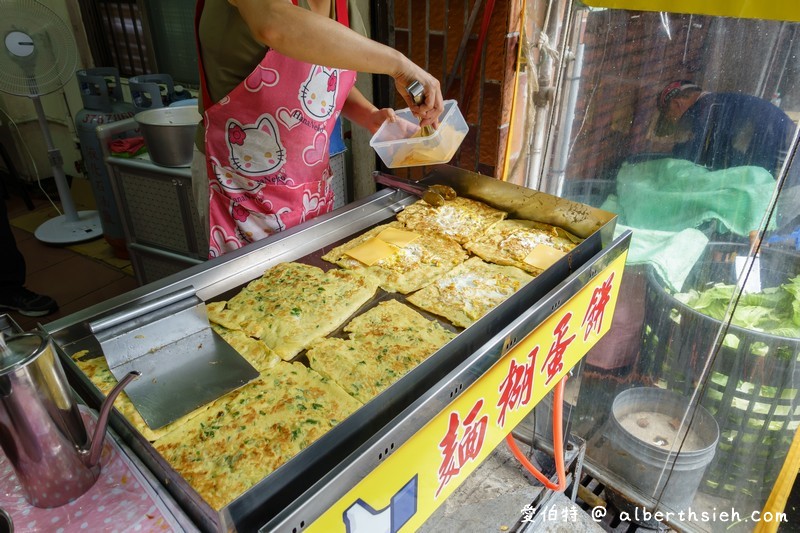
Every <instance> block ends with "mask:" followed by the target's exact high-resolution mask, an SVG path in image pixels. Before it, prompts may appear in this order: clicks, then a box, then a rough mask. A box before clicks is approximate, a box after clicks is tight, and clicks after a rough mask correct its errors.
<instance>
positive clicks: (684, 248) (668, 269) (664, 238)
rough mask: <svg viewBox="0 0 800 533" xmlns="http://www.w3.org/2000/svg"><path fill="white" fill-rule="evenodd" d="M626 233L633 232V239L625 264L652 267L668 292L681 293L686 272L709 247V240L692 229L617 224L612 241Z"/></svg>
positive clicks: (687, 273) (687, 274) (689, 270)
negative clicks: (662, 228)
mask: <svg viewBox="0 0 800 533" xmlns="http://www.w3.org/2000/svg"><path fill="white" fill-rule="evenodd" d="M628 229H630V230H632V235H631V244H630V247H629V248H628V260H627V264H629V265H646V264H649V265H652V266H653V268H654V269H655V271H656V273H657V274H658V275H659V276H660V277H661V279H662V280H664V283H665V284H666V285H667V287H668V288H669V289H670V290H672V291H673V292H681V291H682V290H683V284H684V282H685V281H686V278H687V277H688V276H689V272H691V270H692V267H694V265H695V263H696V262H697V260H698V259H700V256H701V255H702V254H703V250H705V247H706V244H708V237H706V236H705V235H704V234H703V232H702V231H700V230H696V229H692V228H688V229H685V230H682V231H679V232H673V231H659V230H652V229H636V228H630V227H628V226H624V225H622V224H617V226H616V229H615V230H614V231H615V235H614V238H617V237H618V236H619V235H621V234H622V232H624V231H625V230H628Z"/></svg>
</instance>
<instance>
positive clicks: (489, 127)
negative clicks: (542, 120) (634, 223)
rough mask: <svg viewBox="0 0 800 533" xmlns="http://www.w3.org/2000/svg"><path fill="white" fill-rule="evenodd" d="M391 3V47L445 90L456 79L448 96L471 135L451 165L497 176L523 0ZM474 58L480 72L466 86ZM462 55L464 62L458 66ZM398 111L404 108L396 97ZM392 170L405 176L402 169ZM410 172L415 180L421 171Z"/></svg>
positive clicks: (468, 135)
mask: <svg viewBox="0 0 800 533" xmlns="http://www.w3.org/2000/svg"><path fill="white" fill-rule="evenodd" d="M476 2H477V3H478V9H479V11H478V14H477V17H476V18H475V21H474V24H473V25H472V27H471V28H467V23H468V22H469V19H470V14H471V12H472V10H473V8H474V6H475V5H476ZM393 4H394V5H393V9H392V10H391V12H392V13H393V15H394V24H393V25H390V40H391V39H393V40H394V42H393V43H391V44H393V46H394V47H395V48H397V49H398V50H400V51H401V52H403V53H404V54H406V55H407V56H409V57H410V58H411V59H413V60H414V61H415V62H416V63H417V64H418V65H420V66H422V67H424V68H425V69H427V70H428V71H429V72H430V73H431V74H433V75H434V76H436V77H437V78H438V79H439V80H440V82H441V83H442V87H443V91H444V89H446V87H445V85H446V84H447V80H448V79H449V78H450V77H452V78H453V84H452V86H451V87H450V89H449V90H447V92H445V93H444V96H445V99H454V100H456V101H457V102H458V103H459V108H460V109H461V112H462V113H463V114H464V116H465V118H466V120H467V123H468V125H469V128H470V131H469V133H468V134H467V137H466V139H465V140H464V142H463V143H462V145H461V149H460V151H459V152H458V153H457V154H456V157H455V158H454V159H453V161H452V162H451V164H454V165H456V166H459V167H461V168H465V169H468V170H473V171H478V172H481V173H482V174H486V175H489V176H493V175H495V171H496V166H497V164H498V157H500V156H501V155H502V153H503V151H504V149H505V133H506V132H507V128H506V127H505V126H507V124H508V121H509V119H510V114H511V113H510V111H511V109H510V102H511V94H512V91H513V85H512V83H513V73H514V67H515V61H516V45H517V39H518V34H517V31H518V29H517V25H518V21H519V8H520V2H519V0H497V1H495V2H491V1H490V0H487V1H479V2H478V1H477V0H394V2H393ZM490 4H493V7H492V9H491V11H490V13H491V16H490V18H489V26H488V31H487V32H486V34H485V38H484V42H485V44H484V46H483V49H482V50H480V49H478V48H477V45H478V41H479V39H480V37H479V36H480V31H481V26H482V21H483V18H484V16H486V13H487V11H486V10H487V7H488V6H489V5H490ZM465 33H466V34H468V35H469V38H468V40H467V41H466V46H465V49H464V51H463V53H462V54H459V46H460V44H461V42H462V36H463V35H465ZM483 50H485V53H482V52H483ZM476 53H477V54H479V60H480V61H479V63H478V69H477V71H476V72H475V73H474V77H473V78H472V79H473V82H472V84H468V79H469V78H470V71H471V67H472V64H473V60H474V58H475V54H476ZM459 55H461V61H460V62H459V64H458V65H456V59H457V58H458V56H459ZM394 106H395V107H396V108H400V107H406V105H405V103H404V102H403V101H402V100H401V99H400V97H399V95H396V94H395V103H394ZM393 171H394V172H395V173H400V174H403V173H404V172H403V171H402V169H393ZM397 171H400V172H397ZM406 172H408V173H409V174H412V175H417V174H420V173H421V172H422V169H414V170H409V171H406Z"/></svg>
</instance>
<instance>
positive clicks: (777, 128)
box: [528, 8, 800, 531]
mask: <svg viewBox="0 0 800 533" xmlns="http://www.w3.org/2000/svg"><path fill="white" fill-rule="evenodd" d="M571 27H572V28H573V30H572V31H573V39H572V41H573V42H572V44H571V46H570V49H571V50H570V51H571V52H573V53H572V54H571V57H572V58H573V60H572V62H570V61H567V62H565V63H564V64H563V65H562V69H563V71H564V72H570V73H571V75H570V76H564V77H563V78H562V80H563V81H562V84H561V87H559V89H558V92H559V94H561V95H563V97H562V98H560V99H559V102H560V104H561V105H560V108H559V109H557V110H556V111H554V113H555V114H556V116H559V117H562V118H563V120H561V122H560V123H559V124H557V126H556V127H555V141H553V142H549V143H548V144H547V145H546V147H547V150H548V153H547V160H546V163H545V165H544V170H543V171H542V172H541V175H540V176H534V179H533V180H531V179H530V177H529V179H528V182H529V183H530V182H531V181H533V182H538V183H540V184H541V186H540V187H539V188H540V189H542V190H545V191H547V192H551V193H554V194H559V195H561V196H564V197H568V198H570V199H574V200H577V201H580V202H583V203H587V204H590V205H593V206H595V207H600V208H602V209H604V210H607V211H612V212H615V213H617V214H618V232H620V233H621V232H622V231H624V230H627V229H631V230H632V231H633V238H632V241H631V249H630V251H629V256H628V265H627V267H626V271H625V276H624V279H623V282H622V285H621V293H620V296H619V300H618V304H617V310H616V314H615V316H614V320H613V322H612V327H611V331H610V332H609V333H608V335H607V336H606V337H605V338H604V339H602V340H601V341H600V343H599V344H598V345H597V346H596V347H595V348H593V349H592V350H591V351H590V352H589V354H588V355H587V356H586V358H585V361H584V366H583V371H582V372H581V376H580V381H581V382H580V390H579V392H578V394H577V399H576V400H575V405H574V408H573V409H572V415H571V416H572V420H571V424H572V430H573V432H574V433H575V434H577V435H578V436H580V437H582V438H584V439H586V441H587V465H588V468H589V469H590V471H592V472H596V473H597V475H598V476H599V478H601V479H602V480H603V481H604V483H605V484H606V486H607V489H608V493H609V494H610V499H611V501H612V503H614V504H615V505H616V506H617V507H618V508H620V509H623V510H629V511H632V510H633V509H634V508H635V507H637V506H639V507H640V506H641V505H645V506H646V507H647V508H648V509H649V510H651V511H653V510H661V511H664V512H667V511H671V512H675V513H677V512H678V511H687V510H691V511H693V512H694V514H684V515H682V516H679V515H677V514H673V515H671V517H670V519H668V520H667V522H672V523H673V524H678V523H681V522H683V523H684V526H685V524H689V523H690V524H692V527H693V528H695V529H699V530H709V531H710V530H712V529H714V528H717V527H718V526H719V525H720V523H721V522H720V521H719V519H717V521H716V523H715V522H714V521H711V520H708V519H704V515H702V514H701V513H702V512H713V510H716V511H717V512H719V511H720V510H722V509H726V510H732V509H733V510H735V511H737V512H738V513H739V514H740V516H741V517H744V518H747V517H749V516H750V513H751V512H752V511H760V510H761V509H762V507H763V506H764V504H765V502H766V500H767V497H768V496H769V493H770V491H771V490H772V488H773V485H774V484H775V482H776V479H777V477H778V475H779V472H780V469H781V466H782V465H783V461H784V459H785V458H786V456H787V452H788V450H789V445H790V444H791V441H792V438H793V436H794V433H795V431H796V429H797V426H798V423H800V401H798V390H799V389H800V380H799V379H798V376H797V373H798V363H797V360H798V356H800V305H798V303H797V302H798V294H800V277H798V275H800V253H799V252H798V250H800V244H799V237H800V218H798V215H800V201H798V190H800V163H794V165H788V164H787V161H790V159H791V158H790V157H787V156H788V155H791V154H794V153H796V152H797V143H798V141H797V135H798V133H797V121H798V119H800V63H799V62H798V61H797V56H798V54H799V53H800V32H799V31H798V28H800V24H797V23H789V22H780V21H762V20H744V19H732V18H722V17H708V16H698V15H680V14H673V13H646V12H636V11H624V10H602V9H594V10H590V9H585V8H583V9H578V10H577V11H576V17H575V19H574V20H573V23H572V25H571ZM576 58H577V61H578V62H576V61H575V59H576ZM559 135H564V136H565V137H564V138H558V136H559ZM536 148H537V147H535V146H532V147H531V148H530V151H531V152H534V151H535V149H536ZM561 169H564V170H561ZM598 406H600V407H599V408H598ZM640 508H641V507H640ZM631 517H633V515H631ZM639 518H640V520H638V521H639V522H640V523H641V524H644V525H650V526H652V525H653V523H652V522H648V520H646V518H647V517H643V516H639ZM734 521H735V520H732V521H730V522H729V523H726V524H725V527H728V526H730V527H729V530H730V531H739V530H747V531H749V530H751V529H752V526H753V524H752V523H750V522H747V521H743V523H742V524H739V525H734ZM741 528H743V529H741ZM723 529H724V528H723Z"/></svg>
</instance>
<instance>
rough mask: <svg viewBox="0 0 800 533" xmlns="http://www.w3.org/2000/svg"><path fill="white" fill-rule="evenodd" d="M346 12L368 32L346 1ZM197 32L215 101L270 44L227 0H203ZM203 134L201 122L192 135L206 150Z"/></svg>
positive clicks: (357, 28)
mask: <svg viewBox="0 0 800 533" xmlns="http://www.w3.org/2000/svg"><path fill="white" fill-rule="evenodd" d="M335 4H336V2H334V1H332V2H331V13H330V17H331V18H335ZM298 6H299V7H302V8H303V9H310V7H309V5H308V2H307V0H299V1H298ZM348 14H349V17H350V27H351V28H352V29H353V30H354V31H356V32H358V33H360V34H361V35H367V31H366V28H365V27H364V22H363V21H362V19H361V15H360V14H359V12H358V10H357V9H356V8H355V6H354V5H353V3H352V2H348ZM198 33H199V37H200V43H201V44H200V46H201V48H202V54H203V70H204V72H205V77H206V85H207V88H208V94H209V97H210V98H211V100H212V101H214V102H218V101H219V100H221V99H222V98H224V97H225V96H226V95H228V94H229V93H230V92H231V91H232V90H233V89H235V88H236V86H237V85H239V84H240V83H241V82H242V81H243V80H244V79H245V78H246V77H247V76H248V75H249V74H250V73H251V72H253V70H254V69H255V68H256V65H258V64H259V63H260V62H261V60H262V59H264V55H265V54H266V53H267V51H269V47H267V46H266V45H264V44H262V43H260V42H258V41H257V40H255V39H254V38H253V36H252V34H251V33H250V28H248V27H247V24H246V23H245V21H244V19H242V17H241V15H240V14H239V10H238V9H236V7H234V6H232V5H231V4H230V3H228V0H206V1H205V5H204V7H203V12H202V14H201V16H200V27H199V29H198ZM197 105H198V110H199V111H200V114H201V115H202V114H203V111H204V106H203V101H202V98H199V99H198V104H197ZM204 135H205V129H204V128H203V124H202V122H201V123H200V125H199V126H198V128H197V133H196V135H195V145H196V146H197V148H198V149H199V150H200V151H201V152H205V144H204Z"/></svg>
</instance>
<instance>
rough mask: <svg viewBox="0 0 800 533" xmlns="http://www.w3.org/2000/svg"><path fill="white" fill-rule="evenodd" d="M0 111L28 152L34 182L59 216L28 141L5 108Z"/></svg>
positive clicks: (59, 212)
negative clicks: (45, 187)
mask: <svg viewBox="0 0 800 533" xmlns="http://www.w3.org/2000/svg"><path fill="white" fill-rule="evenodd" d="M0 111H2V113H3V115H5V117H6V119H8V122H9V123H10V124H12V125H13V126H14V130H16V132H17V138H18V139H19V142H20V143H21V144H22V146H23V147H24V148H25V152H26V153H27V154H28V158H30V163H31V166H32V167H33V175H34V176H36V183H37V184H38V185H39V190H41V191H42V194H44V196H45V198H47V201H48V202H50V205H51V206H53V209H55V210H56V212H57V213H58V216H61V215H62V214H63V213H61V209H59V208H58V206H57V205H56V203H55V202H54V201H53V199H52V198H50V195H49V194H47V191H46V190H45V189H44V187H43V186H42V180H41V178H40V177H39V169H38V168H37V167H36V160H35V159H34V158H33V154H32V153H31V150H30V148H29V147H28V143H26V142H25V139H24V138H23V137H22V132H21V131H19V126H17V123H16V122H15V121H14V119H13V118H11V115H9V114H8V112H7V111H6V110H5V109H2V108H0Z"/></svg>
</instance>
